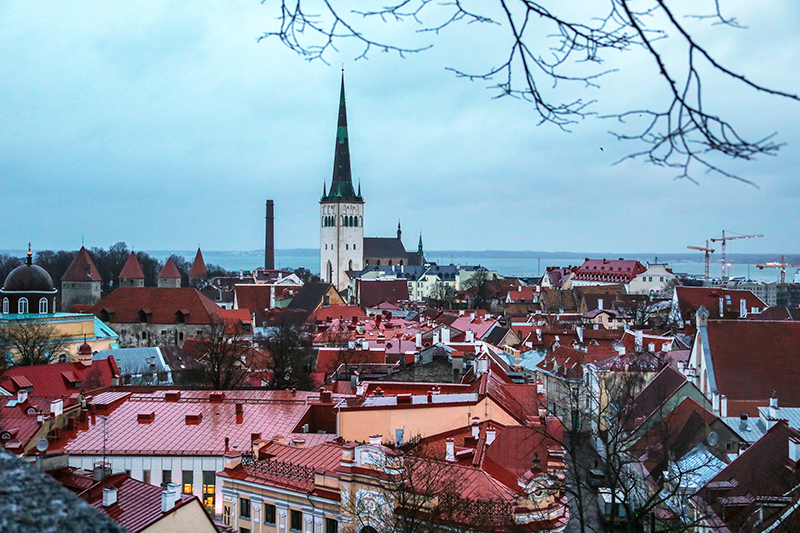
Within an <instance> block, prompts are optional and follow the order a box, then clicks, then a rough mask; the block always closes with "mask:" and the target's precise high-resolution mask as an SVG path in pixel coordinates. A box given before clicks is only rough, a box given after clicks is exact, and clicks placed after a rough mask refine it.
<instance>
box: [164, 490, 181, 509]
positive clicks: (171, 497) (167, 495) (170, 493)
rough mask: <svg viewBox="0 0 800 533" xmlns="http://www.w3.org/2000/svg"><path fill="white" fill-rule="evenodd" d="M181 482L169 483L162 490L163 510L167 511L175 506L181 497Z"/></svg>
mask: <svg viewBox="0 0 800 533" xmlns="http://www.w3.org/2000/svg"><path fill="white" fill-rule="evenodd" d="M180 487H181V486H180V484H179V483H168V484H167V488H166V489H164V491H163V492H161V512H162V513H166V512H168V511H171V510H172V508H173V507H175V503H177V501H178V498H180Z"/></svg>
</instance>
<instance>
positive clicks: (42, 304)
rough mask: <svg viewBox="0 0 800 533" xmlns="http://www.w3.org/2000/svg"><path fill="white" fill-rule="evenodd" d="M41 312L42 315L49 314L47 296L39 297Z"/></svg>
mask: <svg viewBox="0 0 800 533" xmlns="http://www.w3.org/2000/svg"><path fill="white" fill-rule="evenodd" d="M39 314H40V315H45V314H47V298H40V299H39Z"/></svg>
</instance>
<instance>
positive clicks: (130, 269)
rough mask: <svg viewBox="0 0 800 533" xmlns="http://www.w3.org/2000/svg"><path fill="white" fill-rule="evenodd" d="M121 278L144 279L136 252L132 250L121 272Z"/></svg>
mask: <svg viewBox="0 0 800 533" xmlns="http://www.w3.org/2000/svg"><path fill="white" fill-rule="evenodd" d="M119 279H144V272H143V271H142V267H141V265H139V260H138V259H137V258H136V254H135V253H134V252H131V255H129V256H128V260H127V261H125V266H124V267H122V271H121V272H120V273H119Z"/></svg>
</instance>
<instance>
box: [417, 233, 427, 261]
mask: <svg viewBox="0 0 800 533" xmlns="http://www.w3.org/2000/svg"><path fill="white" fill-rule="evenodd" d="M417 255H418V256H420V257H422V256H424V255H425V254H424V253H423V251H422V232H421V231H420V232H419V247H418V248H417Z"/></svg>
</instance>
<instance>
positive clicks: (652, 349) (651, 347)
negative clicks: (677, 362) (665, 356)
mask: <svg viewBox="0 0 800 533" xmlns="http://www.w3.org/2000/svg"><path fill="white" fill-rule="evenodd" d="M647 350H648V351H650V352H655V351H656V343H654V342H651V343H648V345H647Z"/></svg>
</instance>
